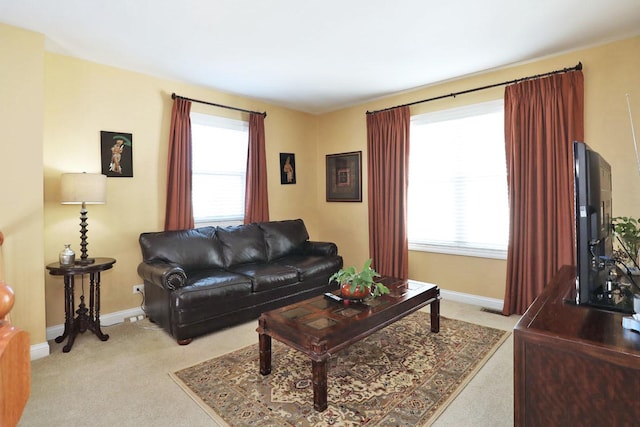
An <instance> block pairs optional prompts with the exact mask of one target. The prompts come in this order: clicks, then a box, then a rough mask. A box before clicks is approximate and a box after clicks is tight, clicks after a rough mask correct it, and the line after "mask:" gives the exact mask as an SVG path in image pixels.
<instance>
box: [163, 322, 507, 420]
mask: <svg viewBox="0 0 640 427" xmlns="http://www.w3.org/2000/svg"><path fill="white" fill-rule="evenodd" d="M509 334H510V333H509V332H506V331H502V330H498V329H493V328H488V327H484V326H480V325H475V324H472V323H467V322H463V321H460V320H452V319H447V318H444V317H441V318H440V332H439V333H437V334H434V333H432V332H431V330H430V316H429V314H428V313H424V312H420V311H418V312H416V313H414V314H411V315H409V316H407V317H405V318H404V319H402V320H399V321H398V322H395V323H394V324H392V325H390V326H387V327H386V328H384V329H382V330H381V331H378V332H376V333H375V334H373V335H371V336H369V337H367V338H365V339H364V340H361V341H359V342H357V343H355V344H353V345H352V346H351V347H348V348H346V349H344V350H342V351H340V352H338V353H337V354H335V355H333V356H332V358H331V359H330V361H329V376H328V382H329V386H328V388H329V391H328V402H329V407H328V408H327V410H325V411H324V412H316V411H315V410H314V409H313V387H312V384H311V362H310V360H309V359H308V358H307V357H305V356H304V355H303V354H302V353H300V352H298V351H296V350H293V349H291V348H289V347H287V346H285V345H284V344H281V343H280V342H278V341H277V340H275V339H274V340H273V342H272V370H271V374H269V375H267V376H262V375H260V372H259V356H258V344H257V341H258V338H257V335H256V344H254V345H251V346H248V347H245V348H243V349H240V350H237V351H234V352H232V353H228V354H226V355H223V356H220V357H217V358H215V359H211V360H207V361H205V362H202V363H199V364H197V365H194V366H191V367H189V368H185V369H182V370H180V371H178V372H175V373H174V374H170V375H171V377H172V378H173V379H174V380H175V381H176V382H177V383H178V384H179V385H180V386H181V387H182V388H183V389H184V390H185V391H186V392H187V393H188V394H189V395H190V396H191V397H192V398H193V399H194V400H195V401H196V402H198V404H199V405H200V406H201V407H202V408H203V409H204V410H205V411H207V413H208V414H209V415H210V416H211V417H212V418H213V419H214V420H215V421H216V422H218V423H219V424H220V425H223V426H332V425H335V426H363V425H364V426H415V425H429V424H431V423H432V422H433V421H435V419H436V418H437V417H438V416H439V415H440V414H441V413H442V411H443V410H444V409H445V408H446V406H447V405H448V404H449V402H450V401H452V400H453V399H454V398H455V396H457V394H458V393H459V392H460V391H461V390H462V389H463V388H464V386H465V385H466V384H467V383H468V382H469V381H470V380H471V378H473V376H474V375H475V373H476V372H477V371H478V370H479V369H480V368H481V367H482V365H484V363H485V362H486V361H487V360H488V359H489V357H490V356H491V355H492V354H493V353H494V352H495V351H496V350H497V348H498V347H499V346H500V344H501V343H502V342H503V341H504V340H505V339H506V338H507V337H508V336H509Z"/></svg>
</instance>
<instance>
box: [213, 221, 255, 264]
mask: <svg viewBox="0 0 640 427" xmlns="http://www.w3.org/2000/svg"><path fill="white" fill-rule="evenodd" d="M217 235H218V239H219V240H220V243H221V244H222V253H223V255H224V266H225V268H228V267H232V266H234V265H239V264H247V263H250V262H251V263H261V262H266V261H267V252H266V250H265V246H264V237H263V235H262V231H261V230H260V229H259V228H258V226H257V225H256V224H245V225H237V226H233V227H224V228H222V227H220V228H218V230H217Z"/></svg>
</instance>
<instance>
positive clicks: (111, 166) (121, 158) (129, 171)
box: [100, 130, 133, 178]
mask: <svg viewBox="0 0 640 427" xmlns="http://www.w3.org/2000/svg"><path fill="white" fill-rule="evenodd" d="M100 153H101V155H102V157H101V163H102V174H103V175H106V176H107V177H114V178H133V134H130V133H125V132H108V131H104V130H103V131H100Z"/></svg>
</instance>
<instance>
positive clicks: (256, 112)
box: [171, 92, 267, 117]
mask: <svg viewBox="0 0 640 427" xmlns="http://www.w3.org/2000/svg"><path fill="white" fill-rule="evenodd" d="M176 98H180V99H184V100H187V101H191V102H198V103H200V104H207V105H212V106H214V107H220V108H226V109H228V110H235V111H242V112H243V113H253V114H262V115H263V116H264V117H267V112H266V111H265V112H264V113H261V112H260V111H251V110H245V109H244V108H237V107H230V106H228V105H222V104H216V103H213V102H207V101H200V100H199V99H193V98H187V97H186V96H180V95H176V94H175V92H174V93H172V94H171V99H176Z"/></svg>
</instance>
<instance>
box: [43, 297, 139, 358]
mask: <svg viewBox="0 0 640 427" xmlns="http://www.w3.org/2000/svg"><path fill="white" fill-rule="evenodd" d="M141 314H142V315H144V311H142V308H140V307H136V308H130V309H128V310H122V311H116V312H115V313H109V314H103V315H101V316H100V324H101V325H102V326H111V325H115V324H118V323H122V322H124V321H125V319H128V318H130V317H136V316H139V315H141ZM63 332H64V324H60V325H55V326H51V327H49V328H47V335H46V336H47V341H50V340H53V339H55V338H56V337H59V336H60V335H62V334H63ZM48 355H49V343H48V342H44V343H40V344H33V345H32V346H31V360H35V359H40V358H42V357H46V356H48Z"/></svg>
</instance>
